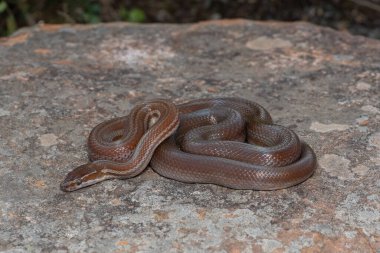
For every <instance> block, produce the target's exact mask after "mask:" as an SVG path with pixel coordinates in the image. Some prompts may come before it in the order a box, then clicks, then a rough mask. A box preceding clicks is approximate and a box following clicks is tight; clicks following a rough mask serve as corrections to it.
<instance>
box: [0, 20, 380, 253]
mask: <svg viewBox="0 0 380 253" xmlns="http://www.w3.org/2000/svg"><path fill="white" fill-rule="evenodd" d="M379 94H380V41H375V40H370V39H367V38H364V37H357V36H352V35H350V34H347V33H340V32H336V31H333V30H331V29H326V28H321V27H317V26H313V25H310V24H307V23H276V22H250V21H244V20H225V21H215V22H214V21H210V22H203V23H198V24H189V25H130V24H123V23H115V24H99V25H92V26H66V25H63V26H57V25H40V26H37V27H32V28H29V29H25V30H20V31H19V32H17V33H16V34H14V35H13V36H12V37H9V38H5V39H1V40H0V126H1V127H0V251H3V252H319V251H322V252H380V221H379V217H380V195H379V192H380V191H379V189H380V171H379V167H380V99H379V96H380V95H379ZM223 96H237V97H243V98H247V99H251V100H253V101H256V102H258V103H260V104H262V105H263V106H264V107H265V108H267V109H268V110H269V112H270V113H271V115H272V117H273V119H274V121H275V122H276V123H278V124H282V125H285V126H288V127H290V128H291V129H293V130H294V131H296V133H297V134H298V135H299V136H300V137H301V138H302V139H303V140H305V141H306V142H308V143H309V144H310V145H311V146H312V147H313V148H314V150H315V152H316V154H317V156H318V161H319V166H318V169H317V171H316V173H315V174H314V175H313V177H311V178H310V179H309V180H307V181H306V182H304V183H302V184H300V185H297V186H295V187H291V188H288V189H284V190H278V191H248V190H244V191H243V190H231V189H227V188H223V187H219V186H215V185H204V184H203V185H202V184H185V183H180V182H177V181H173V180H169V179H166V178H163V177H161V176H159V175H158V174H156V173H155V172H153V171H152V170H151V169H147V170H146V171H145V172H144V173H143V174H141V175H140V176H138V177H135V178H133V179H130V180H110V181H107V182H103V183H101V184H98V185H95V186H93V187H89V188H87V189H83V190H79V191H77V192H73V193H64V192H62V191H60V189H59V184H60V182H61V181H62V180H63V178H64V176H65V175H66V173H67V172H68V171H70V170H71V169H73V168H74V167H76V166H78V165H80V164H83V163H86V162H87V155H86V145H85V144H86V139H87V136H88V134H89V132H90V130H91V129H92V128H93V127H94V126H95V125H96V124H98V123H100V122H102V121H104V120H107V119H111V118H113V117H116V116H122V115H125V114H127V113H128V112H129V110H130V109H131V108H132V107H133V106H134V105H135V104H136V103H138V102H142V101H145V100H147V99H152V98H156V97H164V98H171V99H173V101H175V102H177V103H180V102H185V101H188V100H190V99H194V98H205V97H223Z"/></svg>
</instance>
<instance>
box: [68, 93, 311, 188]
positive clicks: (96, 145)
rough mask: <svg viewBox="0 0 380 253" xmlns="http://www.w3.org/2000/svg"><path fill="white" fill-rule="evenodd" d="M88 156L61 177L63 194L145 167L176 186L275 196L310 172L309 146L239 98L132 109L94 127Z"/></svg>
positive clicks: (153, 103) (144, 105) (161, 103)
mask: <svg viewBox="0 0 380 253" xmlns="http://www.w3.org/2000/svg"><path fill="white" fill-rule="evenodd" d="M88 151H89V159H90V162H89V163H87V164H84V165H81V166H79V167H77V168H75V169H74V170H72V171H71V172H69V173H68V175H67V176H66V178H65V180H64V181H63V182H62V183H61V189H62V190H63V191H74V190H77V189H80V188H83V187H86V186H89V185H93V184H95V183H98V182H101V181H104V180H107V179H112V178H119V179H126V178H131V177H134V176H137V175H138V174H140V173H141V172H142V171H143V170H144V169H145V168H146V167H147V165H148V164H149V163H150V165H151V167H152V168H153V170H154V171H156V172H157V173H159V174H160V175H162V176H164V177H167V178H171V179H174V180H177V181H182V182H188V183H211V184H217V185H221V186H225V187H229V188H233V189H254V190H275V189H282V188H286V187H290V186H293V185H296V184H298V183H301V182H303V181H305V180H306V179H307V178H309V177H310V176H311V175H312V174H313V172H314V170H315V168H316V165H317V159H316V156H315V153H314V151H313V150H312V149H311V148H310V146H309V145H307V144H306V143H304V142H302V141H300V140H299V138H298V136H297V135H296V134H295V133H294V132H293V131H291V130H290V129H288V128H285V127H283V126H280V125H276V124H273V121H272V118H271V116H270V114H269V113H268V112H267V111H266V110H265V109H264V108H263V107H262V106H261V105H259V104H257V103H255V102H252V101H249V100H245V99H242V98H212V99H197V100H193V101H190V102H188V103H184V104H180V105H174V104H173V103H172V102H170V101H169V100H163V99H158V100H153V101H149V102H147V103H142V104H139V105H137V106H136V107H134V108H133V109H132V111H131V113H130V114H129V115H128V116H125V117H120V118H116V119H112V120H109V121H106V122H104V123H101V124H99V125H98V126H96V127H95V128H94V129H93V130H92V131H91V133H90V136H89V138H88Z"/></svg>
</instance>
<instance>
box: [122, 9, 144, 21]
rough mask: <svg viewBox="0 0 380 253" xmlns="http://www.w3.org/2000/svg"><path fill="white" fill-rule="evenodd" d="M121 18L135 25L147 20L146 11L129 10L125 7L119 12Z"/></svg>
mask: <svg viewBox="0 0 380 253" xmlns="http://www.w3.org/2000/svg"><path fill="white" fill-rule="evenodd" d="M119 16H120V18H121V20H123V21H128V22H133V23H141V22H144V21H145V19H146V17H145V13H144V11H143V10H141V9H139V8H132V9H130V10H127V9H126V8H125V7H122V8H120V10H119Z"/></svg>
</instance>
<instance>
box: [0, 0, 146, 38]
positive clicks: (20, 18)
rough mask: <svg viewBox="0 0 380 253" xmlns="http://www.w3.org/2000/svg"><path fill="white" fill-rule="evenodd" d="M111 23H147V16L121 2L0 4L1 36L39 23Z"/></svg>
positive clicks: (23, 0)
mask: <svg viewBox="0 0 380 253" xmlns="http://www.w3.org/2000/svg"><path fill="white" fill-rule="evenodd" d="M110 3H111V4H110ZM106 4H107V3H106ZM112 20H115V21H116V20H123V21H127V22H135V23H140V22H144V21H145V20H146V15H145V12H144V11H143V10H142V9H140V8H136V7H125V6H124V5H123V4H122V3H121V1H114V0H111V2H109V3H108V4H107V5H105V3H104V2H103V1H95V0H63V1H58V0H0V36H7V35H9V34H11V33H13V32H14V31H15V30H17V29H18V28H20V27H22V26H31V25H34V24H36V23H37V22H39V21H44V22H46V23H99V22H106V21H112Z"/></svg>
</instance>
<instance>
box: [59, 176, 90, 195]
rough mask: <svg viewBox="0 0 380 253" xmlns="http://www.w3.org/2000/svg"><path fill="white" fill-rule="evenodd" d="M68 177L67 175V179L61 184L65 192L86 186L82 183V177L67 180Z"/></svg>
mask: <svg viewBox="0 0 380 253" xmlns="http://www.w3.org/2000/svg"><path fill="white" fill-rule="evenodd" d="M67 179H68V178H67V177H66V178H65V180H63V182H62V183H61V184H60V188H61V190H62V191H64V192H71V191H75V190H77V189H79V188H82V187H84V186H81V185H82V180H81V179H75V180H67Z"/></svg>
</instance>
